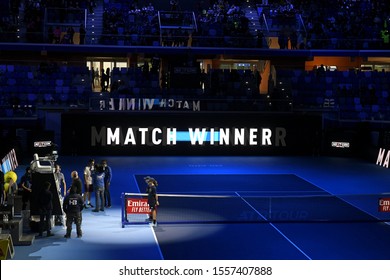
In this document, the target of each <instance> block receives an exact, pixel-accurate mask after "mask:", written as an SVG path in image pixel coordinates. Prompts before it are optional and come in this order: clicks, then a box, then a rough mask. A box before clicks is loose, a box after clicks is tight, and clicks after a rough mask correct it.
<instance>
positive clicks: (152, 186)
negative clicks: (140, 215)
mask: <svg viewBox="0 0 390 280" xmlns="http://www.w3.org/2000/svg"><path fill="white" fill-rule="evenodd" d="M144 179H145V182H146V183H147V184H148V187H147V189H146V192H147V194H148V204H149V209H150V212H151V214H150V215H149V217H150V218H151V220H152V226H153V227H156V226H157V206H158V205H159V203H158V196H157V189H156V187H157V185H158V183H157V181H156V179H154V178H152V177H149V176H148V177H145V178H144Z"/></svg>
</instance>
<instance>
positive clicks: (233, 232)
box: [14, 156, 390, 260]
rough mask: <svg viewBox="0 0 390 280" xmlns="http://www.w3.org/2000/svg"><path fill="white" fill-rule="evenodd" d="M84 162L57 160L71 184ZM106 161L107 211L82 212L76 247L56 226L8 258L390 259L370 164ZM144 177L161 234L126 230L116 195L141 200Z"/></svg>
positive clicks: (330, 160) (388, 230)
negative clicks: (153, 194) (155, 198)
mask: <svg viewBox="0 0 390 280" xmlns="http://www.w3.org/2000/svg"><path fill="white" fill-rule="evenodd" d="M88 159H89V158H88V157H61V156H60V157H59V160H58V163H59V164H61V166H62V171H63V173H64V174H65V177H66V179H67V183H68V185H69V184H70V173H71V171H72V170H77V171H79V173H80V174H82V173H83V172H82V171H83V168H84V166H85V165H86V163H87V161H88ZM94 159H95V161H97V162H99V161H100V160H102V159H103V158H101V157H95V158H94ZM105 159H107V161H108V164H109V165H110V166H111V168H112V170H113V181H112V183H111V186H112V187H111V188H112V191H111V195H112V197H113V207H112V208H110V209H106V211H105V212H99V213H94V212H92V211H91V208H88V209H85V210H84V211H83V225H82V227H83V237H82V238H81V239H78V238H76V236H75V235H76V234H75V230H73V232H72V234H73V236H72V238H71V239H65V238H64V237H63V235H64V234H65V229H63V228H62V227H61V226H56V227H55V228H54V233H55V236H53V237H49V238H37V239H35V241H34V243H33V245H31V246H17V247H15V256H14V259H19V260H37V259H42V260H78V259H80V260H161V259H165V260H191V259H193V260H247V259H250V260H310V259H313V260H389V259H390V224H388V222H389V221H390V214H389V213H381V212H379V211H378V200H379V199H380V198H383V197H390V189H389V186H388V182H390V173H389V172H388V169H386V168H384V167H381V166H378V165H376V164H375V163H371V162H367V161H363V160H359V159H352V158H338V157H257V156H253V157H174V156H172V157H107V158H105ZM19 169H20V170H19V171H21V170H23V166H20V167H19ZM147 175H149V176H152V177H154V178H155V179H157V181H158V183H159V184H158V187H157V190H158V193H159V194H160V195H161V196H160V199H159V200H160V206H159V209H158V226H157V227H152V226H151V225H149V224H148V223H147V222H145V221H144V220H143V222H141V223H134V224H132V223H131V224H126V225H125V226H124V227H122V224H121V206H122V200H121V195H122V193H140V192H141V193H143V192H145V189H146V184H145V182H144V180H143V178H144V177H145V176H147ZM19 176H21V175H19ZM386 193H387V194H386ZM176 194H180V195H183V196H185V195H191V196H194V197H193V198H191V199H188V198H185V197H180V196H179V197H175V196H174V195H176ZM198 195H202V196H208V197H206V198H205V197H198ZM93 202H94V200H93ZM130 221H131V219H130ZM141 221H142V219H141Z"/></svg>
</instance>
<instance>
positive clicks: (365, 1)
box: [0, 0, 390, 49]
mask: <svg viewBox="0 0 390 280" xmlns="http://www.w3.org/2000/svg"><path fill="white" fill-rule="evenodd" d="M252 2H254V3H257V4H258V5H263V4H264V1H259V0H257V1H252ZM9 3H10V4H9V5H8V8H7V9H6V10H5V11H2V13H1V18H0V40H1V41H7V42H23V41H26V42H34V43H40V42H47V41H49V42H52V41H51V40H50V39H48V37H50V36H51V35H50V34H51V33H47V34H44V33H45V32H48V30H49V29H50V30H49V32H51V30H52V29H54V28H55V27H56V24H57V25H58V26H59V27H60V28H61V30H62V32H66V30H67V29H68V27H69V25H71V26H73V25H74V26H76V27H79V26H80V23H81V22H83V21H84V20H83V18H82V17H83V16H84V14H83V13H82V12H80V10H81V11H82V10H83V9H86V10H88V12H89V13H92V12H93V11H94V9H95V7H96V5H97V2H96V0H24V1H23V4H24V5H23V8H24V10H23V13H21V12H20V8H21V4H22V1H21V0H12V1H10V2H9ZM167 3H170V7H169V8H168V9H171V10H172V11H173V12H184V10H181V5H180V3H179V2H178V1H176V0H175V1H173V0H172V1H168V0H167ZM266 3H269V4H267V5H266V6H264V5H263V6H264V7H267V8H264V9H262V14H261V15H260V21H261V23H262V24H264V22H263V17H262V15H263V14H264V15H265V17H266V19H267V24H268V25H269V27H270V28H273V27H275V26H276V27H277V28H278V29H279V32H280V33H279V36H280V37H281V38H280V41H281V44H280V46H281V48H287V46H288V45H289V44H286V43H285V41H288V40H291V41H293V42H292V44H291V48H307V49H373V48H375V49H388V48H389V47H390V42H389V40H390V36H389V28H390V24H389V23H390V22H389V19H390V6H389V5H388V2H387V1H386V0H361V1H354V0H329V1H320V0H314V1H309V0H279V1H271V2H269V1H266ZM101 4H103V5H104V6H103V8H104V15H103V34H102V36H101V38H100V43H102V44H114V45H117V44H119V45H164V46H170V45H172V46H187V45H192V46H212V47H214V46H217V47H218V46H221V47H223V46H225V47H226V46H227V47H255V46H262V47H267V46H266V44H265V46H264V44H261V45H259V44H257V45H256V42H255V39H256V34H251V33H250V32H249V24H251V22H250V20H251V19H249V18H247V17H246V16H245V13H244V11H243V8H244V6H243V5H245V4H246V2H245V3H244V2H243V1H237V0H210V1H199V2H197V3H196V4H195V2H194V3H193V9H192V10H188V11H187V10H186V12H188V13H193V14H194V15H195V21H196V22H195V24H196V25H194V28H193V29H192V30H188V29H186V28H184V26H183V27H182V29H181V30H178V29H179V28H178V27H180V25H179V24H178V25H177V28H176V27H175V28H172V29H165V30H160V25H159V19H158V9H157V8H156V7H154V6H153V4H151V3H148V2H147V1H143V2H140V1H135V0H131V1H128V0H110V1H108V0H107V1H103V2H99V5H101ZM2 5H4V4H2ZM2 7H3V6H2ZM187 7H188V5H187V6H186V8H187ZM46 8H47V9H48V10H49V11H50V13H49V14H48V15H46V18H47V20H48V23H46V26H45V23H44V18H45V14H44V11H45V9H46ZM20 15H23V18H19V16H20ZM298 16H299V18H298ZM171 19H172V20H174V17H172V18H171ZM195 26H196V27H197V28H195ZM49 27H50V28H49ZM84 28H85V27H84ZM263 29H264V25H263ZM263 31H264V30H263ZM18 32H19V33H20V32H25V33H24V34H19V33H18ZM76 32H77V30H76ZM266 35H267V34H266ZM162 37H163V40H162ZM172 38H173V39H172ZM176 38H179V39H176ZM177 41H178V42H177ZM183 41H184V42H183ZM53 42H57V41H53ZM64 43H66V42H64Z"/></svg>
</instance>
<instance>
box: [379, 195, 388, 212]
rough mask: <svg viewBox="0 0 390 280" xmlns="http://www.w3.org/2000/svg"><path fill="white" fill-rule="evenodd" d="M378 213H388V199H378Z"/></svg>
mask: <svg viewBox="0 0 390 280" xmlns="http://www.w3.org/2000/svg"><path fill="white" fill-rule="evenodd" d="M378 211H379V212H390V198H380V199H379V209H378Z"/></svg>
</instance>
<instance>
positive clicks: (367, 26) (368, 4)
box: [267, 0, 390, 49]
mask: <svg viewBox="0 0 390 280" xmlns="http://www.w3.org/2000/svg"><path fill="white" fill-rule="evenodd" d="M279 2H280V3H277V2H276V3H273V4H272V6H271V9H270V12H269V13H267V18H268V19H271V21H270V23H271V25H272V24H275V21H276V24H280V25H282V26H283V25H284V24H285V23H286V21H288V20H289V19H290V20H291V23H290V24H289V28H290V29H291V27H293V26H294V25H296V26H299V24H300V22H297V23H296V24H294V23H293V21H294V20H295V21H296V20H298V19H295V16H296V15H300V16H301V18H302V22H303V25H301V26H299V29H300V30H296V31H297V32H304V35H305V40H304V41H305V43H304V45H303V44H302V45H301V47H303V48H308V49H388V48H389V27H390V26H389V19H390V7H389V5H388V2H387V1H385V0H361V1H353V0H330V1H319V0H315V1H308V0H290V1H279ZM286 4H287V5H286ZM297 29H298V28H297ZM281 31H283V28H282V29H281ZM290 31H291V30H290Z"/></svg>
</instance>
